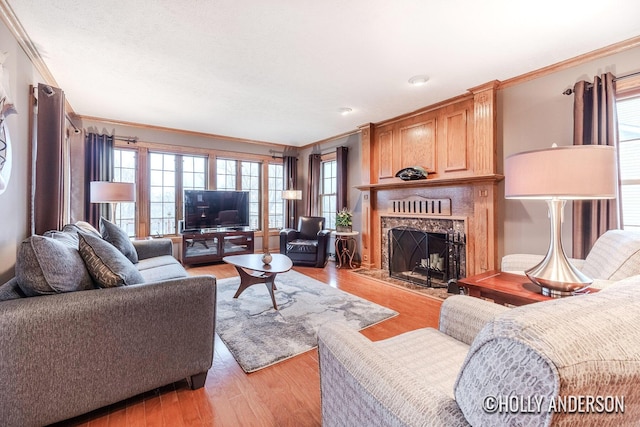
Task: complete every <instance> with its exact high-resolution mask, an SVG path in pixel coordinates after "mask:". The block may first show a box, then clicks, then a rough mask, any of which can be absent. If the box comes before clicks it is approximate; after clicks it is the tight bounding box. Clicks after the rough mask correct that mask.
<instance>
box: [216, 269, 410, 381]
mask: <svg viewBox="0 0 640 427" xmlns="http://www.w3.org/2000/svg"><path fill="white" fill-rule="evenodd" d="M239 283H240V278H239V277H233V278H229V279H222V280H219V281H218V286H217V288H218V298H217V301H218V303H217V304H218V306H217V310H218V312H217V320H216V332H217V333H218V335H219V336H220V338H221V339H222V341H224V343H225V344H226V345H227V348H228V349H229V351H230V352H231V354H233V357H234V358H235V359H236V360H237V361H238V364H240V366H241V367H242V369H243V370H244V371H245V372H254V371H257V370H258V369H262V368H266V367H267V366H271V365H273V364H274V363H277V362H281V361H283V360H286V359H289V358H291V357H293V356H296V355H298V354H301V353H304V352H306V351H309V350H311V349H313V348H315V347H316V346H317V345H318V339H317V331H318V329H319V327H320V326H321V325H322V324H324V323H326V322H334V321H335V322H343V323H346V324H347V325H349V327H352V328H353V329H357V330H360V329H363V328H366V327H367V326H371V325H373V324H376V323H379V322H381V321H383V320H386V319H389V318H391V317H394V316H396V315H397V314H398V313H397V312H395V311H393V310H390V309H388V308H386V307H382V306H380V305H378V304H374V303H372V302H370V301H367V300H365V299H362V298H360V297H357V296H355V295H351V294H348V293H346V292H344V291H341V290H339V289H336V288H333V287H331V286H329V285H326V284H324V283H322V282H319V281H317V280H315V279H312V278H310V277H308V276H305V275H304V274H301V273H298V272H295V271H289V272H287V273H281V274H278V276H277V277H276V287H277V288H278V290H277V291H275V295H276V303H277V304H278V310H277V311H276V310H274V308H273V305H272V304H271V297H270V296H269V292H268V291H267V287H266V286H265V285H263V284H257V285H253V286H251V287H250V288H248V289H247V290H245V291H244V292H243V293H242V294H241V295H240V296H239V297H238V298H237V299H234V298H233V295H234V294H235V292H236V290H237V289H238V285H239Z"/></svg>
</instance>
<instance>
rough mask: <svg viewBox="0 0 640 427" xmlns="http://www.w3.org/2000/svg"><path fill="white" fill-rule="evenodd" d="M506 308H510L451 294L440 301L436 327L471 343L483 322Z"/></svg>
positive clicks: (459, 339) (485, 322)
mask: <svg viewBox="0 0 640 427" xmlns="http://www.w3.org/2000/svg"><path fill="white" fill-rule="evenodd" d="M507 310H510V308H509V307H506V306H504V305H501V304H495V303H493V302H489V301H485V300H483V299H480V298H475V297H470V296H466V295H453V296H450V297H449V298H447V299H446V300H444V302H443V303H442V307H441V308H440V322H439V327H438V329H439V330H440V332H442V333H444V334H447V335H449V336H451V337H453V338H455V339H457V340H458V341H462V342H464V343H466V344H469V345H471V343H472V342H473V340H474V339H475V337H476V335H477V334H478V332H480V330H481V329H482V328H483V327H484V325H485V324H487V323H488V322H489V321H490V320H492V319H493V318H494V317H495V316H497V315H498V314H500V313H504V312H505V311H507Z"/></svg>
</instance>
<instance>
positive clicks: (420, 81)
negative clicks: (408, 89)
mask: <svg viewBox="0 0 640 427" xmlns="http://www.w3.org/2000/svg"><path fill="white" fill-rule="evenodd" d="M428 81H429V76H425V75H424V74H420V75H418V76H413V77H411V78H410V79H409V84H412V85H414V86H422V85H425V84H427V82H428Z"/></svg>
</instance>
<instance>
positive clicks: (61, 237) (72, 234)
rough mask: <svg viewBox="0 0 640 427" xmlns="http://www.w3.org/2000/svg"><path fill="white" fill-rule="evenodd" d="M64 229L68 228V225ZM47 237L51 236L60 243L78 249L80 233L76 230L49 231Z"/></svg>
mask: <svg viewBox="0 0 640 427" xmlns="http://www.w3.org/2000/svg"><path fill="white" fill-rule="evenodd" d="M63 230H66V226H65V228H64V229H63ZM44 236H45V237H51V238H52V239H53V240H57V241H59V242H60V243H62V244H64V245H66V246H69V247H70V248H73V249H76V250H78V233H77V232H76V231H55V230H54V231H47V232H46V233H44Z"/></svg>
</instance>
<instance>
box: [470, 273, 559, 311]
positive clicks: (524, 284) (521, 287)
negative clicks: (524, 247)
mask: <svg viewBox="0 0 640 427" xmlns="http://www.w3.org/2000/svg"><path fill="white" fill-rule="evenodd" d="M458 286H462V287H463V288H466V289H467V294H468V295H470V296H472V297H478V298H489V299H492V300H493V301H494V302H496V303H497V304H509V305H516V306H517V305H525V304H531V303H534V302H538V301H547V300H550V299H552V298H551V297H547V296H544V295H542V293H540V287H539V286H537V285H535V284H533V283H531V281H530V280H529V279H528V278H527V276H521V275H519V274H512V273H504V272H502V271H498V270H491V271H487V272H485V273H481V274H476V275H475V276H471V277H465V278H463V279H460V280H458Z"/></svg>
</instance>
